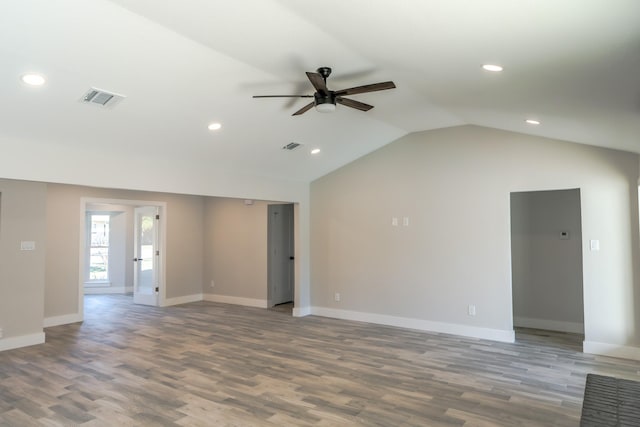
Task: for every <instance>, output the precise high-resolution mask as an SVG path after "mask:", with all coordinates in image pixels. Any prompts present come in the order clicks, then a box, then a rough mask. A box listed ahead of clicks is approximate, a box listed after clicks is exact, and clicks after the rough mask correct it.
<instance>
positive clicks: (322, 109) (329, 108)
mask: <svg viewBox="0 0 640 427" xmlns="http://www.w3.org/2000/svg"><path fill="white" fill-rule="evenodd" d="M316 111H317V112H319V113H333V112H334V111H336V104H330V103H327V104H317V105H316Z"/></svg>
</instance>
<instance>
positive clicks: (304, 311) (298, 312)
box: [292, 307, 311, 317]
mask: <svg viewBox="0 0 640 427" xmlns="http://www.w3.org/2000/svg"><path fill="white" fill-rule="evenodd" d="M292 314H293V317H304V316H309V315H310V314H311V307H302V308H297V307H293V313H292Z"/></svg>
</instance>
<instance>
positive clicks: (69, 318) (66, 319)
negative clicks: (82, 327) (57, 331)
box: [43, 313, 84, 328]
mask: <svg viewBox="0 0 640 427" xmlns="http://www.w3.org/2000/svg"><path fill="white" fill-rule="evenodd" d="M83 320H84V319H83V318H82V316H81V315H80V314H79V313H73V314H65V315H62V316H52V317H45V318H44V322H43V323H44V325H43V326H44V327H45V328H49V327H51V326H58V325H67V324H69V323H77V322H82V321H83Z"/></svg>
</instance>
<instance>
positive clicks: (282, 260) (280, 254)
mask: <svg viewBox="0 0 640 427" xmlns="http://www.w3.org/2000/svg"><path fill="white" fill-rule="evenodd" d="M267 215H268V222H267V248H268V253H267V276H268V278H267V307H269V308H271V307H274V306H277V305H282V304H290V303H293V301H294V281H295V271H294V269H295V258H294V254H295V247H294V212H293V204H291V203H289V204H274V205H269V206H268V207H267Z"/></svg>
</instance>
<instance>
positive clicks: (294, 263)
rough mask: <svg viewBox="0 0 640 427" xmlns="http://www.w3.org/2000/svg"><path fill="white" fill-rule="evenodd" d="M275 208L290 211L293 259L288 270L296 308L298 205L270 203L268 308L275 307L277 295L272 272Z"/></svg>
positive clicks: (268, 213)
mask: <svg viewBox="0 0 640 427" xmlns="http://www.w3.org/2000/svg"><path fill="white" fill-rule="evenodd" d="M274 206H287V209H290V212H289V214H290V222H289V224H288V225H287V227H289V242H288V243H289V245H290V246H291V247H290V248H289V249H290V250H291V251H290V253H289V257H293V259H291V258H290V260H289V261H290V262H289V264H288V268H289V269H290V272H289V273H290V278H289V279H290V285H291V294H292V295H291V297H292V298H291V301H293V305H294V307H295V306H296V303H295V300H296V294H297V292H296V282H297V278H298V271H297V265H298V263H297V260H296V259H297V256H296V255H297V254H296V250H297V245H296V243H297V242H296V236H297V234H296V205H295V203H269V204H268V205H267V308H271V307H273V306H274V303H273V300H274V296H275V295H274V294H275V290H274V285H275V283H274V282H273V271H272V261H273V255H272V253H271V251H272V244H273V233H274V230H273V227H272V221H271V210H272V209H273V207H274Z"/></svg>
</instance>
